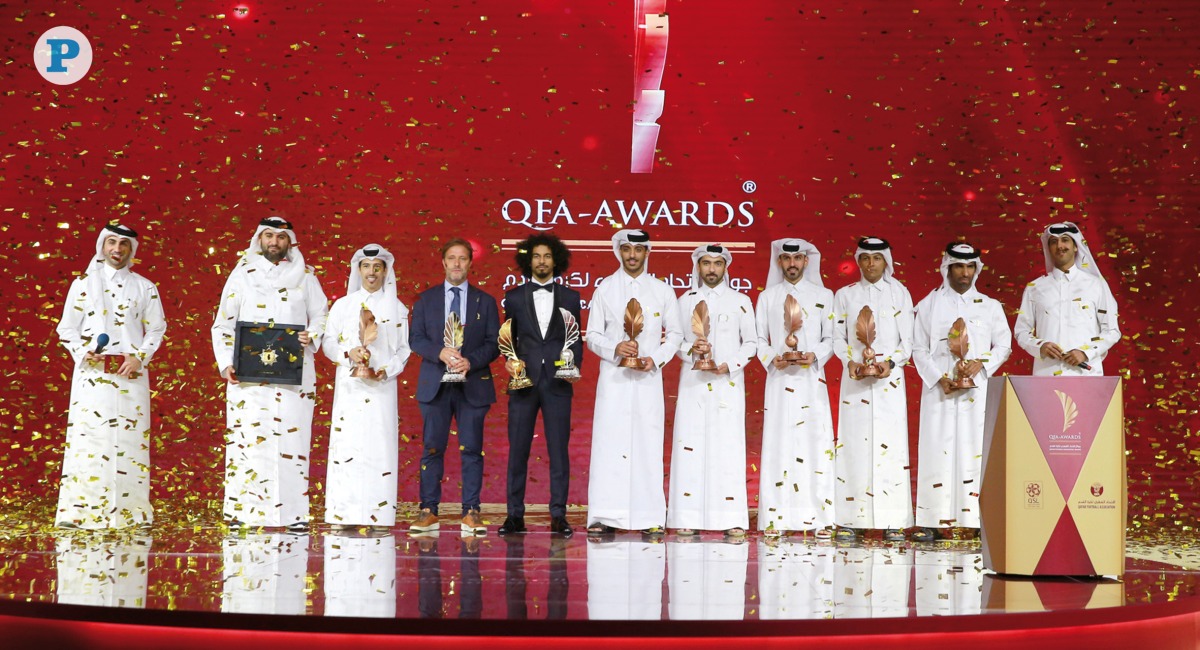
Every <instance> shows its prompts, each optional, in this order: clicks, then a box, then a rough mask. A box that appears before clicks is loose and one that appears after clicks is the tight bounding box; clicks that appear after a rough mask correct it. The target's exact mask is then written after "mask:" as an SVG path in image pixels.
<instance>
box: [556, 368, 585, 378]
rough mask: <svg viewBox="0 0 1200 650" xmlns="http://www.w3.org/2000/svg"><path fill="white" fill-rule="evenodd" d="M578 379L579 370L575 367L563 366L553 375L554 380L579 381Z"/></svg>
mask: <svg viewBox="0 0 1200 650" xmlns="http://www.w3.org/2000/svg"><path fill="white" fill-rule="evenodd" d="M579 377H580V374H579V368H576V367H575V366H565V367H563V368H559V369H558V372H555V373H554V378H555V379H579Z"/></svg>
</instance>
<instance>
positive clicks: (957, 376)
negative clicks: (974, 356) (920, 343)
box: [946, 318, 975, 388]
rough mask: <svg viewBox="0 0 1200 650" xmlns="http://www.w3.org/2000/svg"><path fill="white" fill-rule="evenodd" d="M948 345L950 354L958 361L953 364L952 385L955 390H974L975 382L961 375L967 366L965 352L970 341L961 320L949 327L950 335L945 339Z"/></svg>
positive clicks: (965, 323)
mask: <svg viewBox="0 0 1200 650" xmlns="http://www.w3.org/2000/svg"><path fill="white" fill-rule="evenodd" d="M946 342H947V343H949V344H950V354H952V355H953V356H954V358H955V359H958V361H956V362H955V363H954V381H953V382H952V385H953V386H954V387H955V388H975V380H973V379H971V378H970V377H968V376H966V375H964V374H963V371H964V370H965V369H966V366H967V350H968V349H969V347H970V345H971V340H970V338H969V337H968V336H967V322H966V321H965V320H963V319H961V318H959V319H958V320H956V321H954V324H953V325H951V326H950V334H949V336H948V337H947V339H946Z"/></svg>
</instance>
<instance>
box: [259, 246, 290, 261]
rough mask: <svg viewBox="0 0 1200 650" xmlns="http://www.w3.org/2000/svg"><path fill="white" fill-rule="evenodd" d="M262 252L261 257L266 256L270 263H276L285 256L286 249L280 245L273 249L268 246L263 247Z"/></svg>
mask: <svg viewBox="0 0 1200 650" xmlns="http://www.w3.org/2000/svg"><path fill="white" fill-rule="evenodd" d="M262 254H263V257H265V258H267V261H268V262H270V263H272V264H278V263H280V262H282V261H283V260H284V259H285V258H286V257H287V254H288V249H287V248H282V247H280V248H276V249H274V250H272V249H269V248H264V249H263V252H262Z"/></svg>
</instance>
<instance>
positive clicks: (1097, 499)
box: [979, 377, 1126, 576]
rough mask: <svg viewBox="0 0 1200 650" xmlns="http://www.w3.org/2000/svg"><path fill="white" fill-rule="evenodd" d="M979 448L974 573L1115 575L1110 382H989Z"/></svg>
mask: <svg viewBox="0 0 1200 650" xmlns="http://www.w3.org/2000/svg"><path fill="white" fill-rule="evenodd" d="M987 391H988V393H987V424H986V430H985V433H984V442H983V484H982V485H981V486H980V492H979V506H980V512H981V516H982V536H983V566H984V568H986V569H991V570H993V571H995V572H997V573H1002V574H1012V575H1025V576H1099V575H1104V576H1121V575H1123V574H1124V573H1125V509H1126V486H1125V477H1126V474H1125V438H1124V432H1123V428H1122V423H1123V420H1124V409H1123V407H1122V401H1121V380H1120V378H1119V377H994V378H992V379H990V380H988V386H987Z"/></svg>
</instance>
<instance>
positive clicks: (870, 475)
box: [833, 237, 913, 542]
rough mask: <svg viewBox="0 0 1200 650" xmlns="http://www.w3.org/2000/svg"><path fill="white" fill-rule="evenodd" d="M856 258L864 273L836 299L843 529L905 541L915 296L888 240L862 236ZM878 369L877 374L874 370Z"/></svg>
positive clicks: (842, 534)
mask: <svg viewBox="0 0 1200 650" xmlns="http://www.w3.org/2000/svg"><path fill="white" fill-rule="evenodd" d="M854 259H855V260H856V261H857V262H858V268H859V271H861V272H862V278H861V279H860V280H859V281H858V282H855V283H854V284H851V285H848V286H845V287H842V288H841V289H839V290H838V292H837V294H835V295H834V300H833V302H834V309H833V312H834V327H833V337H834V344H833V351H834V354H836V355H837V356H838V358H839V359H841V360H842V364H843V366H844V367H843V370H842V383H841V412H840V414H839V418H838V449H837V455H836V457H835V459H834V466H835V468H836V471H837V486H836V501H835V508H834V514H835V517H836V519H837V525H838V527H839V528H838V532H837V536H838V539H841V540H853V539H855V538H856V537H857V533H856V532H855V530H854V529H883V530H884V533H883V537H884V540H885V541H891V542H894V541H904V532H903V531H902V530H901V529H904V528H908V527H910V526H912V521H913V509H912V483H911V482H910V478H909V465H908V401H907V399H906V398H905V390H904V365H905V364H906V363H908V359H909V357H910V356H911V355H912V335H913V303H912V296H910V295H909V293H908V289H906V288H904V285H902V284H900V282H899V281H898V280H896V279H895V278H894V277H892V271H893V266H894V265H893V263H892V249H891V246H890V245H889V244H888V243H887V242H886V241H884V240H882V239H879V238H878V237H865V238H863V239H861V240H859V242H858V249H857V250H856V251H855V252H854ZM864 307H870V316H871V321H872V322H873V326H869V324H868V323H867V322H865V320H866V319H865V317H866V316H867V315H868V313H867V312H866V311H864V309H863V308H864ZM868 330H869V332H868ZM872 333H873V334H874V339H873V340H871V334H872ZM863 339H866V340H868V341H870V347H871V348H872V349H873V350H874V351H875V354H876V357H875V359H874V362H875V364H877V365H874V366H870V365H867V364H866V363H865V361H866V359H865V358H864V355H863V351H864V349H865V348H866V347H867V345H868V344H867V343H866V342H864V340H863ZM872 368H874V369H875V370H877V371H878V373H879V374H877V375H872V374H871V370H872Z"/></svg>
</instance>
